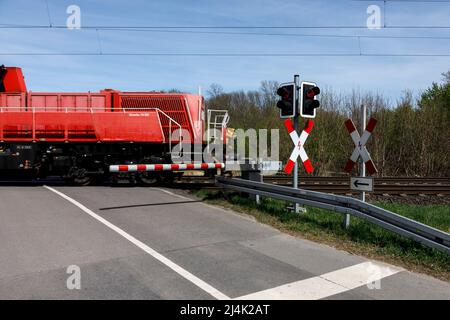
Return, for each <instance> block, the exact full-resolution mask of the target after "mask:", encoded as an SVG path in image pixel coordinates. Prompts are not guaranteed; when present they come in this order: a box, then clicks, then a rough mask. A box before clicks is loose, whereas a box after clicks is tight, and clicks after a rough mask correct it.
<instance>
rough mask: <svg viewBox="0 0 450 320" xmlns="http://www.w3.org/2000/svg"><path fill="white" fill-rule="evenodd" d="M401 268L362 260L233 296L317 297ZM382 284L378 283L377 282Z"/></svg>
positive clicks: (276, 298)
mask: <svg viewBox="0 0 450 320" xmlns="http://www.w3.org/2000/svg"><path fill="white" fill-rule="evenodd" d="M401 271H403V269H401V268H397V267H394V266H391V265H386V264H381V263H378V262H377V263H375V262H363V263H360V264H356V265H354V266H351V267H348V268H343V269H339V270H336V271H333V272H329V273H325V274H323V275H320V276H317V277H313V278H308V279H305V280H301V281H296V282H292V283H288V284H285V285H281V286H279V287H275V288H272V289H268V290H263V291H259V292H255V293H251V294H248V295H245V296H242V297H238V298H235V299H236V300H317V299H323V298H326V297H329V296H332V295H335V294H338V293H342V292H345V291H349V290H352V289H356V288H358V287H361V286H364V285H368V284H370V283H374V282H375V281H379V280H381V279H383V278H385V277H388V276H391V275H393V274H396V273H398V272H401ZM380 285H381V286H382V284H381V283H380Z"/></svg>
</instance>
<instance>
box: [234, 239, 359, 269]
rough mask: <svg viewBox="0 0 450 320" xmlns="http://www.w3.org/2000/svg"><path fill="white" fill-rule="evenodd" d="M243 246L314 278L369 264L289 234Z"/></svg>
mask: <svg viewBox="0 0 450 320" xmlns="http://www.w3.org/2000/svg"><path fill="white" fill-rule="evenodd" d="M241 244H242V245H244V246H246V247H249V248H251V249H253V250H255V251H257V252H260V253H262V254H265V255H267V256H270V257H272V258H274V259H277V260H279V261H283V262H284V263H288V264H290V265H292V266H294V267H296V268H299V269H301V270H305V271H306V272H309V273H311V274H323V273H327V272H331V271H334V270H337V269H341V268H345V267H349V266H351V265H354V264H357V263H361V262H363V261H366V259H363V258H361V257H359V256H355V255H352V254H350V253H348V252H345V251H341V250H337V249H334V248H331V247H329V246H326V245H321V244H318V243H315V242H312V241H308V240H305V239H299V238H295V237H292V236H289V235H286V234H280V235H275V236H272V237H268V238H264V239H257V240H249V241H243V242H241Z"/></svg>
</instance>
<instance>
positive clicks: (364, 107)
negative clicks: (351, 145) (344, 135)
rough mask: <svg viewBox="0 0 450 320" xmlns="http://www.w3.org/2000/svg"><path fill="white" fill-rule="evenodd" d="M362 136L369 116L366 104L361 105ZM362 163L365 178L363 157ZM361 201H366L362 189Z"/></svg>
mask: <svg viewBox="0 0 450 320" xmlns="http://www.w3.org/2000/svg"><path fill="white" fill-rule="evenodd" d="M361 114H362V115H361V118H362V119H361V136H362V135H363V133H364V131H365V130H366V117H367V108H366V105H365V104H363V105H361ZM360 163H361V171H360V176H361V177H362V178H364V177H365V176H366V165H365V163H364V161H363V159H362V157H360ZM359 199H360V200H361V201H366V193H365V192H364V191H361V194H360V198H359Z"/></svg>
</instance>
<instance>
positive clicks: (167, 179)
mask: <svg viewBox="0 0 450 320" xmlns="http://www.w3.org/2000/svg"><path fill="white" fill-rule="evenodd" d="M174 181H175V174H174V173H173V172H164V173H163V174H161V182H162V183H163V184H166V185H171V184H173V182H174Z"/></svg>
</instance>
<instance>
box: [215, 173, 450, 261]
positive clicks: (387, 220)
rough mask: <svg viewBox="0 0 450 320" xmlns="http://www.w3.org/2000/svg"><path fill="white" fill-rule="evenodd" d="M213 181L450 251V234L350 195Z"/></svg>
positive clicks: (271, 185)
mask: <svg viewBox="0 0 450 320" xmlns="http://www.w3.org/2000/svg"><path fill="white" fill-rule="evenodd" d="M216 184H217V185H218V186H220V187H223V188H227V189H232V190H236V191H241V192H245V193H250V194H256V195H260V196H265V197H269V198H274V199H279V200H285V201H289V202H295V203H299V204H304V205H309V206H313V207H317V208H322V209H328V210H332V211H336V212H339V213H342V214H351V215H353V216H356V217H359V218H362V219H365V220H367V221H369V222H372V223H375V224H376V225H378V226H380V227H382V228H384V229H387V230H389V231H392V232H394V233H397V234H399V235H402V236H405V237H407V238H410V239H412V240H415V241H418V242H420V243H422V244H424V245H426V246H428V247H431V248H435V249H438V250H440V251H443V252H445V253H447V254H450V234H448V233H446V232H444V231H441V230H438V229H435V228H433V227H430V226H427V225H425V224H423V223H420V222H417V221H414V220H412V219H409V218H406V217H404V216H401V215H398V214H396V213H394V212H391V211H388V210H385V209H382V208H380V207H377V206H374V205H372V204H369V203H366V202H362V201H360V200H357V199H354V198H351V197H346V196H339V195H333V194H328V193H322V192H317V191H310V190H304V189H293V188H291V187H286V186H279V185H274V184H268V183H263V182H255V181H248V180H243V179H238V178H228V177H217V178H216Z"/></svg>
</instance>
